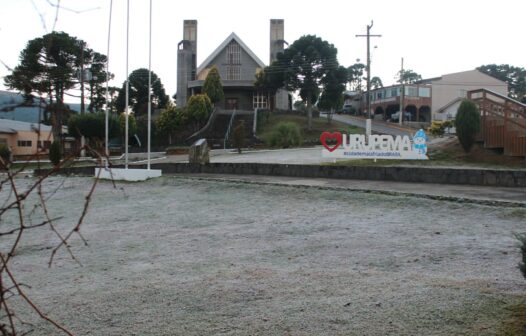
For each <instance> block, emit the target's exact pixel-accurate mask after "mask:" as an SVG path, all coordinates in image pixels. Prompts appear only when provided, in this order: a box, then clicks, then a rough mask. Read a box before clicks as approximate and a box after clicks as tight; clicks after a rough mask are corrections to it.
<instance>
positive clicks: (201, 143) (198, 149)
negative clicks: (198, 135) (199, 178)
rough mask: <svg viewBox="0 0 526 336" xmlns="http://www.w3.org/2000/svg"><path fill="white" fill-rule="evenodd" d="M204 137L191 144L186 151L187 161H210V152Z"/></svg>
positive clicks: (199, 162)
mask: <svg viewBox="0 0 526 336" xmlns="http://www.w3.org/2000/svg"><path fill="white" fill-rule="evenodd" d="M209 152H210V151H209V149H208V143H207V142H206V139H199V140H197V141H196V142H194V144H193V145H192V146H190V150H189V152H188V162H189V163H198V164H202V165H204V164H208V163H210V153H209Z"/></svg>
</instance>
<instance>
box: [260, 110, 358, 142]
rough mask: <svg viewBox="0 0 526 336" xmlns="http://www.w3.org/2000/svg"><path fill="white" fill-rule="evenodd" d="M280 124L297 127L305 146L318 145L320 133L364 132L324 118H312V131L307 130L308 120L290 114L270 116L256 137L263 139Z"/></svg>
mask: <svg viewBox="0 0 526 336" xmlns="http://www.w3.org/2000/svg"><path fill="white" fill-rule="evenodd" d="M280 122H292V123H295V124H297V125H298V126H299V128H300V130H301V134H302V136H303V143H304V144H306V145H319V144H320V135H321V133H322V132H326V131H327V132H342V133H360V134H363V133H364V130H363V129H362V128H359V127H355V126H350V125H346V124H344V123H341V122H337V121H335V120H333V121H331V123H330V124H329V123H328V122H327V119H326V118H312V129H311V130H309V129H308V119H307V117H305V116H301V115H291V114H271V115H270V117H269V118H268V120H266V121H265V122H264V123H263V126H262V127H261V129H260V130H259V131H258V137H259V138H261V139H265V138H266V137H268V136H270V133H271V132H272V130H273V129H274V127H276V125H277V124H278V123H280Z"/></svg>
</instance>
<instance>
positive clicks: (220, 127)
mask: <svg viewBox="0 0 526 336" xmlns="http://www.w3.org/2000/svg"><path fill="white" fill-rule="evenodd" d="M233 113H234V111H230V110H218V111H216V114H215V115H214V116H213V119H211V121H210V123H207V125H206V126H205V127H203V129H201V130H200V131H198V132H197V133H196V134H194V135H192V136H191V137H190V138H188V139H187V142H188V143H191V142H193V141H195V140H197V139H198V138H205V139H206V140H207V142H208V145H209V146H210V148H212V149H219V148H223V147H224V146H225V136H226V135H227V130H228V127H229V125H230V123H231V122H232V124H231V129H230V131H229V134H228V138H227V141H226V148H232V135H233V131H234V128H235V127H236V126H237V124H238V122H239V121H240V120H243V121H244V124H245V146H252V145H253V144H254V143H255V142H256V139H255V138H254V134H253V131H252V127H253V124H254V111H242V110H237V111H235V115H234V119H232V114H233ZM211 118H212V116H211ZM231 119H232V120H231Z"/></svg>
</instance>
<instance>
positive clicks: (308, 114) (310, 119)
mask: <svg viewBox="0 0 526 336" xmlns="http://www.w3.org/2000/svg"><path fill="white" fill-rule="evenodd" d="M308 97H309V98H307V118H308V124H307V129H308V130H309V131H312V103H311V101H310V93H309V95H308Z"/></svg>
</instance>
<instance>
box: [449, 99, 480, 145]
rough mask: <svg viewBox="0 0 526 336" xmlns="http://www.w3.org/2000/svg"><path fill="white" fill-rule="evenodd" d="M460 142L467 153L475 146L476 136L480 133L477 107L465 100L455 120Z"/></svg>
mask: <svg viewBox="0 0 526 336" xmlns="http://www.w3.org/2000/svg"><path fill="white" fill-rule="evenodd" d="M455 127H456V130H457V137H458V141H459V142H460V144H461V145H462V148H463V149H464V151H465V152H466V153H469V151H470V150H471V148H472V147H473V145H474V144H475V136H476V135H477V133H478V132H479V131H480V114H479V111H478V108H477V105H475V103H473V102H472V101H469V100H463V101H462V103H460V107H459V108H458V112H457V117H456V119H455Z"/></svg>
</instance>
